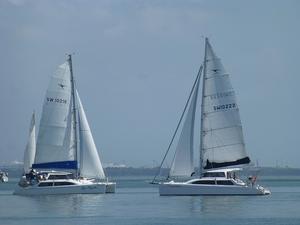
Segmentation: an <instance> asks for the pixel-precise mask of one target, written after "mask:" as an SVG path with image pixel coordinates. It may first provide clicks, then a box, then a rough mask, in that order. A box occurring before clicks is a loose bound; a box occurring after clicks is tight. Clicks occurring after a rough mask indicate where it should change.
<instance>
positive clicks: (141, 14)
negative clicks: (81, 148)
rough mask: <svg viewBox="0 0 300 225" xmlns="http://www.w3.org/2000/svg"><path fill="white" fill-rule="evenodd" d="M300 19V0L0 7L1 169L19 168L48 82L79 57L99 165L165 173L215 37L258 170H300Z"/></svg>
mask: <svg viewBox="0 0 300 225" xmlns="http://www.w3.org/2000/svg"><path fill="white" fill-rule="evenodd" d="M299 11H300V1H297V0H294V1H293V0H286V1H277V0H263V1H262V0H253V1H240V0H228V1H217V0H198V1H196V0H184V1H183V0H182V1H180V0H165V1H156V0H153V1H142V0H114V1H111V0H107V1H106V0H99V1H96V0H91V1H81V0H72V1H70V0H43V1H38V0H36V1H34V0H0V34H1V35H0V40H1V41H0V49H1V51H0V104H1V108H0V109H1V110H0V115H1V116H0V124H1V129H0V140H1V142H0V151H1V159H0V162H10V161H14V160H18V161H22V159H23V153H24V149H25V145H26V142H27V138H28V130H29V123H30V118H31V114H32V112H33V110H35V111H36V113H37V123H38V122H39V119H40V115H41V110H42V103H43V99H44V96H45V92H46V89H47V86H48V82H49V79H50V76H51V75H52V74H53V73H54V71H55V70H56V68H57V66H58V65H60V64H62V63H63V62H64V60H65V59H66V56H65V55H66V53H74V55H73V70H74V76H75V79H76V85H77V88H78V90H79V93H80V96H81V100H82V102H83V106H84V108H85V111H86V114H87V118H88V120H89V123H90V127H91V129H92V133H93V136H94V139H95V142H96V145H97V147H98V151H99V153H100V155H101V160H102V161H103V162H105V163H109V162H114V163H123V164H126V165H129V166H157V165H158V164H159V163H160V161H161V160H162V157H163V154H164V152H165V151H166V148H167V146H168V144H169V141H170V139H171V137H172V134H173V132H174V130H175V128H176V125H177V121H178V120H179V117H180V114H181V112H182V109H183V107H184V104H185V101H186V99H187V97H188V94H189V91H190V89H191V87H192V84H193V81H194V79H195V77H196V74H197V71H198V69H199V67H200V64H201V63H202V61H203V55H204V39H203V36H207V37H209V39H210V42H211V44H212V46H213V48H214V50H215V52H216V54H217V55H218V56H219V57H220V58H221V59H222V62H223V65H224V67H225V69H226V70H227V71H228V72H229V74H230V77H231V82H232V85H233V87H234V89H235V92H236V94H237V101H238V104H239V108H240V114H241V120H242V124H243V131H244V137H245V143H246V149H247V152H248V154H249V155H250V157H251V159H252V160H253V161H256V160H258V162H259V164H260V165H264V166H275V165H276V164H278V165H279V166H286V165H287V166H290V167H300V163H299V158H300V148H299V144H300V132H299V126H300V121H299V112H300V104H299V97H300V94H299V88H298V87H299V84H300V74H299V65H297V64H298V63H299V52H300V44H299V40H300V29H299V22H300V14H299ZM199 99H200V98H199ZM199 105H200V104H199ZM198 116H199V115H198ZM196 127H197V126H196ZM199 127H200V124H199ZM195 145H197V143H195Z"/></svg>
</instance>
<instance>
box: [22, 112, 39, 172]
mask: <svg viewBox="0 0 300 225" xmlns="http://www.w3.org/2000/svg"><path fill="white" fill-rule="evenodd" d="M35 150H36V144H35V114H34V113H33V114H32V118H31V122H30V128H29V137H28V142H27V145H26V149H25V153H24V166H23V168H24V173H28V172H29V171H30V168H31V167H32V164H33V162H34V156H35Z"/></svg>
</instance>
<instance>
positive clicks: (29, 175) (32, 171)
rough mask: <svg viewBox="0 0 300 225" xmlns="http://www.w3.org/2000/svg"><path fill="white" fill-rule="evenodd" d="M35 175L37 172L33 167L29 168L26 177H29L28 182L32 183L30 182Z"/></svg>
mask: <svg viewBox="0 0 300 225" xmlns="http://www.w3.org/2000/svg"><path fill="white" fill-rule="evenodd" d="M36 175H37V173H36V171H35V170H34V169H31V170H30V171H29V173H28V178H29V182H30V183H32V182H33V181H34V180H35V178H36ZM26 177H27V176H26Z"/></svg>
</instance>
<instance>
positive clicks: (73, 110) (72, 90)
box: [68, 54, 79, 176]
mask: <svg viewBox="0 0 300 225" xmlns="http://www.w3.org/2000/svg"><path fill="white" fill-rule="evenodd" d="M68 63H69V67H70V74H71V95H72V104H73V108H72V112H73V116H74V117H73V119H74V138H75V157H74V158H75V160H76V162H77V150H78V136H77V114H76V100H75V80H74V76H73V67H72V55H71V54H68ZM78 174H79V171H78V162H77V167H76V176H78Z"/></svg>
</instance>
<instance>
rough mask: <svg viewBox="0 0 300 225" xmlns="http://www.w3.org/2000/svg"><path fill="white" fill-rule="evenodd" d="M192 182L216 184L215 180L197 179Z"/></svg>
mask: <svg viewBox="0 0 300 225" xmlns="http://www.w3.org/2000/svg"><path fill="white" fill-rule="evenodd" d="M192 184H210V185H211V184H215V181H214V180H197V181H194V182H193V183H192Z"/></svg>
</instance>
